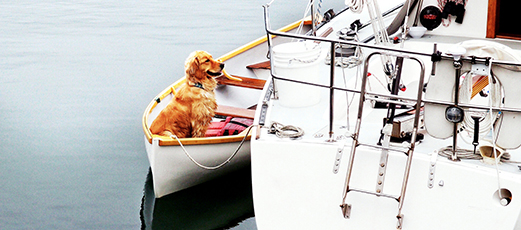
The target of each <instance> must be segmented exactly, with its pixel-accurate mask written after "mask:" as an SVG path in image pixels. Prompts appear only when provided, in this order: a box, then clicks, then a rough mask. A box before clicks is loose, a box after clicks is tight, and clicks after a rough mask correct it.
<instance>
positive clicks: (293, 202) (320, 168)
mask: <svg viewBox="0 0 521 230" xmlns="http://www.w3.org/2000/svg"><path fill="white" fill-rule="evenodd" d="M338 149H339V144H338V143H336V144H326V143H321V144H317V143H315V144H302V143H298V142H292V141H277V140H274V141H269V140H262V141H253V142H252V175H253V196H254V201H255V214H256V222H257V226H258V228H259V229H396V226H397V218H396V215H397V214H398V202H397V201H396V200H394V199H390V198H387V197H383V196H380V197H377V196H373V195H368V194H364V193H359V192H350V193H349V194H348V195H347V199H346V203H347V204H350V205H351V206H352V209H351V216H350V218H348V219H346V218H344V216H343V213H342V210H341V208H340V205H341V203H342V194H343V191H344V184H345V178H346V171H347V167H346V165H347V161H348V157H349V156H348V155H349V150H350V146H346V148H344V149H343V151H344V153H343V157H342V159H341V165H340V167H339V171H338V173H336V174H335V173H333V167H334V162H335V158H336V156H337V152H338ZM284 150H286V151H284ZM288 150H291V151H288ZM273 159H277V161H274V160H273ZM379 159H380V151H376V150H374V149H363V148H359V149H358V152H357V155H356V158H355V164H354V165H355V166H354V168H353V177H352V179H351V181H352V183H351V186H352V188H357V189H363V190H368V191H372V192H374V191H375V188H376V185H377V180H376V179H377V176H378V175H377V173H378V167H379ZM405 160H406V156H405V155H404V154H399V153H394V154H393V153H390V155H389V160H388V165H389V167H388V168H387V173H386V177H385V182H384V183H385V188H384V191H383V192H384V193H386V194H394V195H398V194H399V193H400V188H401V183H402V176H403V172H404V167H405ZM434 163H435V170H434V180H433V187H432V188H429V186H428V184H429V183H430V181H429V178H430V165H431V157H430V156H429V155H428V154H416V155H415V157H414V159H413V165H412V168H411V177H410V178H409V183H408V187H407V193H406V196H405V203H404V206H403V210H402V213H403V215H404V217H403V227H402V229H521V225H520V224H519V221H518V219H519V217H520V211H521V200H519V199H516V197H517V196H518V195H517V194H521V184H520V183H519V181H521V176H520V175H519V174H514V173H508V172H504V171H503V172H501V175H500V178H501V186H502V187H504V188H508V190H509V191H510V192H512V194H513V195H512V201H511V202H510V203H509V204H508V205H507V206H502V205H501V204H500V202H499V198H498V196H497V190H498V186H497V177H496V173H495V170H494V169H492V168H490V167H484V166H479V165H477V164H476V165H463V164H458V163H457V162H452V161H449V160H446V159H441V158H440V159H439V160H437V161H434ZM267 165H269V167H267ZM513 167H515V166H513ZM281 175H284V176H281ZM516 195H517V196H516Z"/></svg>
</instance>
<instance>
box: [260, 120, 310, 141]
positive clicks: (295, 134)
mask: <svg viewBox="0 0 521 230" xmlns="http://www.w3.org/2000/svg"><path fill="white" fill-rule="evenodd" d="M269 133H270V134H275V135H276V136H277V137H278V138H284V137H289V138H299V137H301V136H303V135H304V130H303V129H302V128H300V127H297V126H293V125H283V124H281V123H278V122H275V121H274V122H272V123H271V125H270V129H269Z"/></svg>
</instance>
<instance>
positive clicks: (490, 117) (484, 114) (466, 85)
mask: <svg viewBox="0 0 521 230" xmlns="http://www.w3.org/2000/svg"><path fill="white" fill-rule="evenodd" d="M472 78H473V76H472V74H470V72H468V73H466V74H465V77H464V79H463V82H462V84H461V90H460V91H459V92H460V94H459V98H460V101H461V102H462V103H466V104H469V103H470V101H471V96H472V84H473V83H472V82H473V81H472ZM491 79H492V76H490V77H489V84H488V88H489V96H488V97H489V103H488V104H489V106H491V107H499V106H500V105H501V85H500V84H499V81H497V80H495V82H496V83H494V81H492V80H491ZM464 111H465V112H464V116H463V122H462V126H463V128H464V129H465V130H466V131H467V132H468V135H469V137H470V135H472V134H473V133H474V119H472V115H478V116H480V117H481V119H480V122H479V123H480V126H479V135H480V137H483V136H485V135H487V134H489V132H490V130H491V129H492V128H493V125H494V122H495V121H496V118H497V116H498V112H495V113H494V112H493V111H492V110H490V111H483V110H481V111H480V110H477V109H465V110H464ZM460 133H461V134H462V135H463V133H462V132H460Z"/></svg>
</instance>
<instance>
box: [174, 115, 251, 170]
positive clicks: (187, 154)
mask: <svg viewBox="0 0 521 230" xmlns="http://www.w3.org/2000/svg"><path fill="white" fill-rule="evenodd" d="M252 128H253V125H252V126H250V127H248V132H246V135H244V138H242V141H241V143H240V144H239V146H237V149H235V152H233V154H232V155H230V157H228V159H226V160H225V161H224V162H223V163H221V164H219V165H216V166H206V165H203V164H201V163H199V162H197V161H196V160H195V159H194V158H193V157H192V156H191V155H190V154H189V153H188V151H186V149H185V147H184V146H183V143H181V141H180V140H179V138H178V137H177V136H176V135H171V136H170V137H172V138H175V139H176V140H177V142H178V143H179V145H180V146H181V148H182V149H183V151H184V152H185V154H186V156H188V158H190V160H191V161H192V162H194V164H196V165H197V166H199V167H201V168H203V169H207V170H216V169H219V168H221V167H223V166H224V165H226V164H228V163H230V161H231V160H232V159H233V158H234V157H235V155H237V153H238V152H239V149H241V147H242V144H244V141H245V140H246V137H248V135H249V134H250V131H251V129H252Z"/></svg>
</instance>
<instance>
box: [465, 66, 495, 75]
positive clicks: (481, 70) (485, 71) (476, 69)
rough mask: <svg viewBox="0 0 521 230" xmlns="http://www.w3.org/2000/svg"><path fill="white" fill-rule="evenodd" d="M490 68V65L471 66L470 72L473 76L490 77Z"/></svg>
mask: <svg viewBox="0 0 521 230" xmlns="http://www.w3.org/2000/svg"><path fill="white" fill-rule="evenodd" d="M491 66H492V65H485V64H472V67H471V69H470V72H471V73H472V74H475V75H481V76H489V75H490V67H491Z"/></svg>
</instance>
